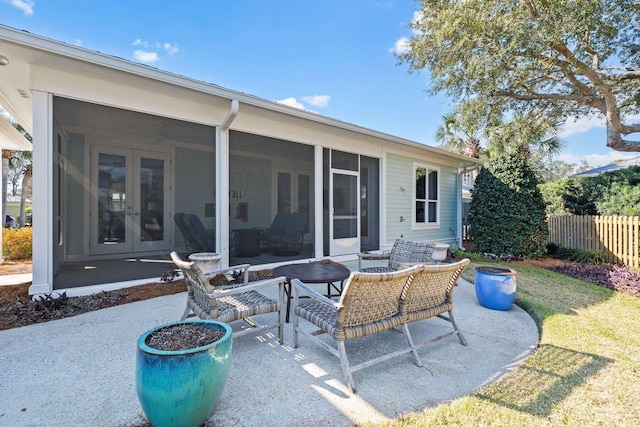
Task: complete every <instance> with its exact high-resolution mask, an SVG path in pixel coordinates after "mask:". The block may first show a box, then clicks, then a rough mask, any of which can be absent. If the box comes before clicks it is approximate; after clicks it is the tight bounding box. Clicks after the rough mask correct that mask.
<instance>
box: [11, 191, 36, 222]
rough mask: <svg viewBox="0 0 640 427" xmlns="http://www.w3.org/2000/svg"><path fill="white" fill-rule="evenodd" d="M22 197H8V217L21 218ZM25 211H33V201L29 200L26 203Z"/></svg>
mask: <svg viewBox="0 0 640 427" xmlns="http://www.w3.org/2000/svg"><path fill="white" fill-rule="evenodd" d="M20 202H21V197H20V196H7V212H5V213H6V214H7V215H11V216H12V217H14V218H16V219H18V218H20ZM24 207H25V209H31V199H27V200H25V201H24Z"/></svg>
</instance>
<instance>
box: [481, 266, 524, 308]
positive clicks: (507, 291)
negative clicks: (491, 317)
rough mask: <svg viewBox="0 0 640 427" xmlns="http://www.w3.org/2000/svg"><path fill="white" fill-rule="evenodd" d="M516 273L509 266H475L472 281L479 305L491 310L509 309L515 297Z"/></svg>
mask: <svg viewBox="0 0 640 427" xmlns="http://www.w3.org/2000/svg"><path fill="white" fill-rule="evenodd" d="M516 274H517V272H516V271H515V270H511V269H509V268H500V267H489V266H479V267H476V274H475V278H474V282H475V288H476V297H477V298H478V302H479V303H480V305H481V306H483V307H486V308H490V309H492V310H504V311H506V310H509V309H511V306H512V305H513V302H514V301H515V299H516Z"/></svg>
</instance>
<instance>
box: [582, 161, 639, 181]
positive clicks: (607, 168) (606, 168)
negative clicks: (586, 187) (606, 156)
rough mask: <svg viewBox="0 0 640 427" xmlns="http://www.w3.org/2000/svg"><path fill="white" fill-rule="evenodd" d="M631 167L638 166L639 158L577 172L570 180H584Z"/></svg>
mask: <svg viewBox="0 0 640 427" xmlns="http://www.w3.org/2000/svg"><path fill="white" fill-rule="evenodd" d="M631 166H640V157H634V158H632V159H627V160H618V161H616V162H613V163H609V164H608V165H604V166H599V167H597V168H593V169H589V170H586V171H582V172H579V173H577V174H575V175H571V178H586V177H589V176H598V175H602V174H603V173H605V172H611V171H616V170H621V169H627V168H629V167H631Z"/></svg>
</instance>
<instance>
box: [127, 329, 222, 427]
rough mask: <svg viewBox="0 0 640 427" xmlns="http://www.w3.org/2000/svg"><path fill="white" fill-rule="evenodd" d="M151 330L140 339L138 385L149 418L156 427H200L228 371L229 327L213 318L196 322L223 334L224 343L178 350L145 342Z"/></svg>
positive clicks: (217, 397) (137, 368)
mask: <svg viewBox="0 0 640 427" xmlns="http://www.w3.org/2000/svg"><path fill="white" fill-rule="evenodd" d="M179 323H184V321H181V322H173V323H168V324H166V325H162V326H158V327H155V328H153V329H151V330H149V331H147V332H145V333H144V334H142V335H141V336H140V338H138V349H137V355H136V387H137V392H138V399H139V400H140V404H141V405H142V410H143V411H144V413H145V415H146V416H147V419H148V420H149V422H150V423H151V425H152V426H154V427H164V426H171V427H196V426H200V425H202V424H204V422H205V421H206V420H207V419H208V418H209V417H210V416H211V414H212V413H213V410H214V409H215V407H216V404H217V403H218V399H219V398H220V394H221V393H222V389H223V388H224V384H225V382H226V380H227V376H228V374H229V369H230V368H231V343H232V339H231V327H230V326H229V325H227V324H226V323H222V322H218V321H214V320H196V321H194V322H193V323H197V324H200V325H203V326H207V327H210V328H216V329H219V330H221V331H224V333H225V335H224V337H223V338H222V339H220V340H218V341H216V342H214V343H212V344H208V345H205V346H202V347H197V348H193V349H189V350H180V351H163V350H156V349H154V348H151V347H149V346H148V345H147V344H145V340H146V339H147V337H148V336H149V334H151V333H152V332H153V331H155V330H157V329H160V328H163V327H166V326H170V325H175V324H179Z"/></svg>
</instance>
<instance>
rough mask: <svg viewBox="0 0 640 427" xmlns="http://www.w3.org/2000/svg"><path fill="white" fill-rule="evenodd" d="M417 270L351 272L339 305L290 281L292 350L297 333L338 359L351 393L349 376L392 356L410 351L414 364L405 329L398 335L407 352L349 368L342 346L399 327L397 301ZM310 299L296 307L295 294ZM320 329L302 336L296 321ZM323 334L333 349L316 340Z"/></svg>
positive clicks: (403, 350)
mask: <svg viewBox="0 0 640 427" xmlns="http://www.w3.org/2000/svg"><path fill="white" fill-rule="evenodd" d="M419 268H420V267H413V268H409V269H406V270H401V271H396V272H393V273H378V274H376V273H360V272H353V273H351V275H350V276H349V279H348V280H347V283H346V284H345V285H344V288H343V291H342V294H341V296H340V301H339V302H336V301H333V300H331V299H329V298H327V297H325V296H324V295H322V294H320V293H319V292H316V291H315V290H314V289H312V288H310V287H308V286H307V285H305V284H304V283H302V282H301V281H299V280H298V279H294V280H292V281H291V284H292V286H293V289H294V299H293V304H294V310H293V312H294V318H293V346H294V347H298V333H300V332H301V333H303V334H305V335H306V336H308V337H309V338H310V339H312V340H313V341H314V342H316V343H318V344H319V345H321V346H322V347H323V348H324V349H326V350H328V351H329V352H330V353H331V354H333V355H334V356H336V357H338V358H339V359H340V364H341V365H342V371H343V373H344V376H345V378H346V380H347V384H348V386H349V387H350V388H351V390H352V391H353V392H355V391H356V390H355V385H354V382H353V377H352V375H351V374H352V372H355V371H358V370H360V369H362V368H366V367H368V366H371V365H374V364H376V363H379V362H382V361H384V360H387V359H390V358H392V357H395V356H399V355H401V354H404V353H407V352H409V351H413V355H414V359H415V361H416V364H420V363H421V362H420V359H419V357H418V355H417V352H416V350H415V348H414V346H413V341H412V339H411V336H410V335H409V334H408V328H406V327H405V328H402V332H403V333H404V334H405V337H406V339H407V341H408V343H409V348H408V349H402V350H400V351H396V352H394V353H390V354H386V355H384V356H380V357H378V358H375V359H372V360H369V361H366V362H363V363H360V364H358V365H355V366H350V365H349V359H348V357H347V353H346V350H345V344H344V342H345V341H346V340H350V339H353V338H360V337H364V336H366V335H371V334H375V333H378V332H382V331H386V330H389V329H392V328H395V327H398V326H401V325H402V323H403V318H402V314H401V313H400V310H399V301H400V297H401V295H402V293H403V290H404V289H405V287H406V284H407V282H408V281H409V280H410V279H411V277H412V276H413V275H414V274H415V272H416V271H417V270H418V269H419ZM301 290H302V291H303V293H304V294H305V295H307V296H309V297H311V298H312V299H313V302H310V303H305V304H298V300H299V292H300V291H301ZM300 317H302V318H303V319H305V320H307V321H309V322H310V323H312V324H313V325H315V326H317V327H318V328H320V330H318V331H316V332H312V333H309V332H306V331H304V329H301V328H300V327H299V326H298V321H299V318H300ZM322 333H326V334H327V335H328V336H330V337H331V338H333V339H334V340H335V341H336V347H333V346H331V345H330V344H328V343H326V342H325V341H323V340H321V339H319V338H318V337H317V335H319V334H322Z"/></svg>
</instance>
